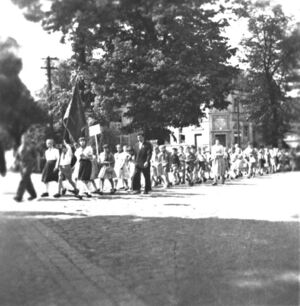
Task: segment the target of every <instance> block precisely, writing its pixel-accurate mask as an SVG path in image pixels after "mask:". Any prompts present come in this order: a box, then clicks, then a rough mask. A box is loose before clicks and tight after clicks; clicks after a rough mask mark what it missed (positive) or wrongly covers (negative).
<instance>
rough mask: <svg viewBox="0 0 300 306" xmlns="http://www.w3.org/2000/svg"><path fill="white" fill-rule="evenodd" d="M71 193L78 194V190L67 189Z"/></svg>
mask: <svg viewBox="0 0 300 306" xmlns="http://www.w3.org/2000/svg"><path fill="white" fill-rule="evenodd" d="M68 191H70V192H71V193H73V194H78V192H79V190H78V189H68Z"/></svg>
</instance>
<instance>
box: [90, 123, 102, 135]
mask: <svg viewBox="0 0 300 306" xmlns="http://www.w3.org/2000/svg"><path fill="white" fill-rule="evenodd" d="M89 133H90V136H96V135H98V134H101V127H100V124H96V125H92V126H90V127H89Z"/></svg>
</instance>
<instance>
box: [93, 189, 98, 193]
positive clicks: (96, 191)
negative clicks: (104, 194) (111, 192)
mask: <svg viewBox="0 0 300 306" xmlns="http://www.w3.org/2000/svg"><path fill="white" fill-rule="evenodd" d="M92 193H94V194H99V193H100V189H97V190H95V191H93V192H92Z"/></svg>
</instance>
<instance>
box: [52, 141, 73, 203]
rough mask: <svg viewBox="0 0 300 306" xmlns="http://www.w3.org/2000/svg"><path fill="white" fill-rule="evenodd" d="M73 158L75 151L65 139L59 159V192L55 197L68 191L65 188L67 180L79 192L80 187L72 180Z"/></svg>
mask: <svg viewBox="0 0 300 306" xmlns="http://www.w3.org/2000/svg"><path fill="white" fill-rule="evenodd" d="M72 158H73V152H72V148H71V146H70V145H69V144H68V143H67V142H66V141H65V140H64V143H63V145H62V152H61V154H60V159H59V166H58V167H59V173H58V193H57V194H55V195H54V197H55V198H59V197H60V196H61V195H64V194H65V193H66V189H65V188H63V181H64V180H67V181H68V182H69V183H70V185H71V186H72V187H73V193H74V194H77V193H78V189H77V188H76V184H75V183H74V181H73V180H72V166H71V163H72Z"/></svg>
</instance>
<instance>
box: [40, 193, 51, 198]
mask: <svg viewBox="0 0 300 306" xmlns="http://www.w3.org/2000/svg"><path fill="white" fill-rule="evenodd" d="M41 197H42V198H45V197H49V193H48V192H44V193H42V194H41Z"/></svg>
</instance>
